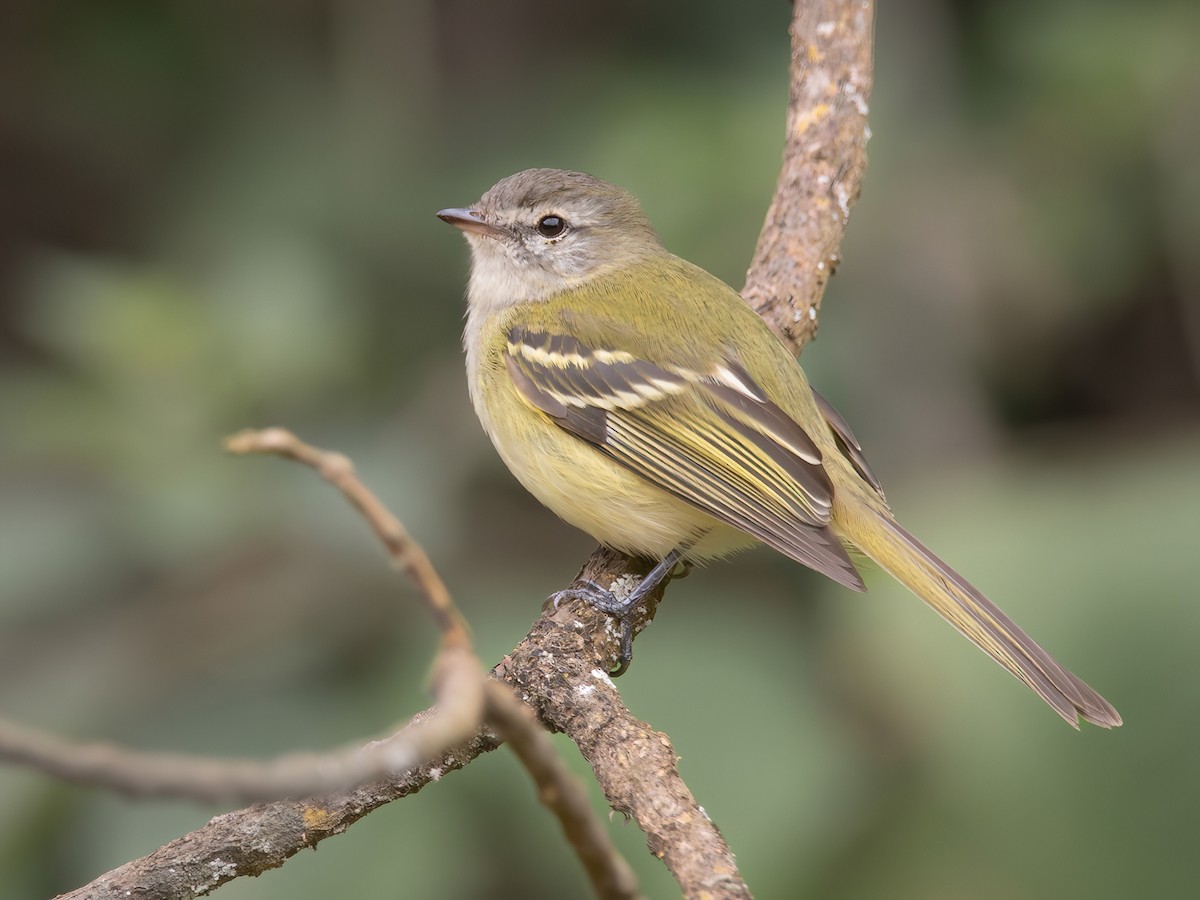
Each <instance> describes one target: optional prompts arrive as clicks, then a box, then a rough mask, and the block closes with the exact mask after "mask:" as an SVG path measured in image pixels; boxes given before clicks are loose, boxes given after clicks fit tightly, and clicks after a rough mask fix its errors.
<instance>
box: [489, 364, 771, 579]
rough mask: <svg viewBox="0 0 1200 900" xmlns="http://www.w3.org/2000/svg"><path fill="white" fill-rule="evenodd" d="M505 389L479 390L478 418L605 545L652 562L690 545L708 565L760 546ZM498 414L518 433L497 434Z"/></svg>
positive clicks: (534, 482) (540, 494) (546, 493)
mask: <svg viewBox="0 0 1200 900" xmlns="http://www.w3.org/2000/svg"><path fill="white" fill-rule="evenodd" d="M501 384H502V385H503V382H501ZM505 388H507V385H504V386H502V387H498V386H497V385H496V384H495V383H493V384H491V385H489V386H487V387H484V388H483V390H481V391H479V392H477V394H476V396H475V397H474V398H473V399H475V401H476V404H475V405H476V412H477V413H478V414H479V419H480V421H481V422H482V423H483V427H484V430H485V431H487V433H488V436H489V437H490V438H491V439H492V443H493V444H494V445H495V447H496V450H497V452H498V453H499V454H500V458H501V459H503V460H504V463H505V464H506V465H507V466H508V468H509V470H510V471H511V472H512V473H513V475H515V476H516V477H517V480H518V481H520V482H521V484H522V485H524V486H525V489H526V490H528V491H529V492H530V493H531V494H533V496H534V497H536V498H537V499H538V500H539V501H540V502H541V503H542V504H543V505H544V506H546V507H547V508H548V509H550V510H551V511H552V512H554V513H555V514H556V515H558V516H559V518H561V519H563V520H564V521H566V522H568V523H569V524H571V525H574V526H575V527H576V528H579V529H581V530H583V531H585V532H587V533H588V534H590V535H591V536H592V537H594V538H595V539H596V540H597V541H599V542H600V543H602V544H605V545H606V546H609V547H612V548H613V549H615V550H620V551H622V552H623V553H629V554H631V555H635V556H643V557H648V558H651V559H661V558H662V557H664V556H666V555H667V554H668V553H670V552H671V551H672V550H674V549H675V548H677V547H680V546H684V545H689V544H690V545H691V546H690V547H689V549H687V550H686V552H685V553H684V556H685V558H686V559H688V560H690V561H694V562H703V561H705V560H709V559H714V558H717V557H721V556H725V555H727V554H729V553H733V552H736V551H738V550H744V549H746V548H747V547H752V546H754V545H755V544H756V543H757V541H756V539H755V538H753V537H751V536H750V535H748V534H746V533H745V532H742V531H738V530H737V529H735V528H732V527H730V526H728V525H725V524H724V523H722V522H719V521H717V520H716V519H714V518H713V517H712V516H710V515H708V514H707V513H704V512H701V511H700V510H698V509H696V508H695V507H694V506H691V505H690V504H688V503H685V502H684V501H682V500H679V499H677V498H676V497H674V496H672V495H671V494H668V493H667V492H666V491H664V490H662V489H661V488H658V487H656V486H655V485H653V484H651V483H650V482H648V481H645V480H644V479H642V478H640V477H639V476H637V475H635V474H633V473H632V472H630V471H629V470H628V469H625V468H623V467H622V466H619V465H618V464H617V463H615V462H613V461H612V460H610V459H608V458H607V457H605V456H604V455H603V454H602V453H601V452H600V451H599V450H597V449H596V448H595V447H593V446H591V445H590V444H588V443H586V442H585V441H583V440H581V439H580V438H577V437H575V436H574V435H572V434H569V433H568V432H566V431H563V430H562V429H560V428H559V427H558V426H557V425H555V424H553V422H551V421H550V420H549V419H547V418H546V417H545V415H544V414H543V413H541V412H539V411H537V410H535V409H533V408H531V407H530V406H529V405H528V404H526V403H525V402H524V400H522V399H521V398H520V397H519V395H518V394H517V392H516V390H515V389H512V388H508V389H507V390H506V389H505ZM485 393H486V395H487V396H486V402H485V396H484V395H485ZM489 410H490V412H491V414H489ZM493 415H494V416H495V417H496V418H497V419H499V420H501V421H505V422H508V423H510V424H513V425H515V426H516V427H508V428H505V429H497V428H496V427H494V424H493ZM515 434H519V435H521V437H520V439H517V438H514V437H512V435H515Z"/></svg>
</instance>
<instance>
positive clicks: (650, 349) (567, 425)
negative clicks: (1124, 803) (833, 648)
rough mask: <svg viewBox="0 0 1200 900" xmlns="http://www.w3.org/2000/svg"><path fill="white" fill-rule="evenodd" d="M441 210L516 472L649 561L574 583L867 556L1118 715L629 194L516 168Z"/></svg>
mask: <svg viewBox="0 0 1200 900" xmlns="http://www.w3.org/2000/svg"><path fill="white" fill-rule="evenodd" d="M437 215H438V217H439V218H440V219H442V220H443V221H445V222H448V223H449V224H451V225H453V226H455V227H456V228H458V229H460V230H461V231H462V232H463V233H464V235H465V236H466V239H467V243H468V244H469V245H470V249H471V277H470V283H469V287H468V291H467V301H468V303H467V319H466V328H465V331H464V335H463V345H464V348H465V351H466V361H467V377H468V385H469V389H470V394H471V401H472V403H473V405H474V407H475V412H476V413H477V414H478V416H479V420H480V422H481V423H482V424H483V428H484V430H485V431H486V432H487V434H488V436H489V437H490V438H491V440H492V443H493V444H495V447H496V450H497V451H498V452H499V454H500V456H501V458H502V459H503V460H504V462H505V463H506V464H507V466H508V468H509V469H510V470H511V471H512V473H513V474H514V475H515V476H516V477H517V479H518V480H519V481H520V482H521V484H523V485H524V486H525V488H526V489H527V490H529V492H530V493H532V494H533V495H534V496H535V497H536V498H537V499H538V500H539V501H541V502H542V503H543V504H544V505H546V506H547V507H549V508H550V509H551V510H552V511H553V512H555V513H557V514H558V516H559V517H561V518H562V519H564V520H565V521H567V522H569V523H570V524H572V525H574V526H576V527H578V528H580V529H582V530H583V531H586V532H587V533H588V534H590V535H591V536H592V537H594V538H595V539H596V540H598V541H599V542H600V543H602V544H605V545H606V546H608V547H611V548H613V549H615V550H619V551H621V552H624V553H627V554H630V555H633V556H639V557H643V558H646V559H649V560H652V561H655V562H656V563H657V565H655V567H654V568H653V569H652V570H651V571H650V574H649V575H647V576H646V578H645V579H644V580H643V581H642V582H641V583H640V584H639V585H638V587H636V588H635V589H634V590H633V591H632V592H631V593H630V594H629V596H628V597H626V598H624V599H618V598H617V597H616V596H614V595H613V594H612V593H611V592H609V591H607V590H605V589H604V588H601V587H600V586H599V585H594V584H593V585H587V586H585V587H584V588H582V589H575V590H572V591H567V592H563V593H562V594H561V595H560V596H570V597H576V596H582V597H583V598H584V599H587V600H588V601H589V602H591V603H592V604H593V605H595V606H597V607H598V608H600V609H603V610H605V611H606V612H608V613H610V614H611V615H614V616H616V617H617V618H618V619H619V620H620V621H621V623H622V626H623V641H622V660H621V662H622V669H623V667H624V666H625V665H627V664H628V661H629V657H630V655H631V653H632V648H631V641H632V624H631V622H632V615H633V613H634V612H635V611H636V609H637V607H638V606H639V605H640V603H641V602H642V601H643V600H644V599H645V597H646V596H647V594H648V593H649V592H650V591H651V589H653V587H654V586H656V585H657V584H660V583H661V582H662V581H663V580H664V579H666V578H669V577H670V575H671V572H672V571H673V570H674V569H675V568H676V566H678V565H679V564H681V563H683V564H690V563H692V562H703V561H707V560H711V559H716V558H719V557H723V556H726V555H728V554H730V553H733V552H735V551H738V550H742V549H745V548H747V547H750V546H753V545H755V544H757V543H760V542H761V543H763V544H766V545H767V546H769V547H771V548H773V549H775V550H777V551H779V552H780V553H782V554H784V555H785V556H788V557H790V558H791V559H794V560H796V561H797V562H799V563H803V564H804V565H806V566H809V567H810V568H812V569H815V570H816V571H818V572H820V573H822V574H824V575H827V576H829V577H830V578H832V579H833V580H834V581H836V582H838V583H839V584H842V585H845V586H846V587H848V588H850V589H852V590H855V591H862V590H865V587H864V585H863V581H862V578H861V576H860V575H859V573H858V570H857V569H856V568H855V566H854V563H853V562H852V561H851V558H850V556H849V555H848V553H847V548H850V549H853V550H857V551H858V552H861V553H862V554H864V555H866V556H867V557H869V558H871V559H873V560H874V561H875V562H876V563H878V564H879V565H880V566H881V567H882V568H883V569H884V570H886V571H887V572H889V573H890V574H891V575H892V576H893V577H895V578H896V579H897V580H898V581H899V582H900V583H902V584H903V585H905V586H906V587H907V588H908V589H909V590H911V591H912V592H913V593H914V594H916V595H917V596H918V597H920V598H921V599H922V600H924V601H925V602H926V603H927V604H929V605H930V606H931V607H933V609H934V610H936V611H937V612H938V613H939V614H940V615H941V616H942V617H943V618H945V619H946V620H947V621H948V622H949V623H950V624H951V625H953V626H954V627H955V628H957V629H958V630H959V631H960V632H961V633H962V634H963V635H965V636H966V637H967V638H968V639H969V640H971V641H972V642H973V643H975V644H976V645H977V646H978V647H979V648H980V649H982V650H983V651H984V652H985V653H987V654H988V655H989V656H991V657H992V658H993V659H995V660H996V661H997V662H998V663H1000V665H1002V666H1003V667H1004V668H1006V669H1008V671H1009V672H1011V673H1012V674H1013V675H1015V676H1016V677H1017V678H1019V679H1020V680H1021V681H1022V682H1024V683H1025V684H1026V685H1027V686H1028V687H1029V688H1031V689H1032V690H1033V691H1034V692H1035V693H1036V694H1038V696H1040V697H1041V698H1042V699H1043V700H1045V701H1046V702H1047V703H1048V704H1049V705H1050V706H1051V707H1052V708H1053V709H1054V711H1055V712H1057V713H1058V714H1059V715H1060V716H1062V717H1063V718H1064V719H1065V720H1066V721H1067V722H1069V723H1070V724H1071V725H1073V726H1074V727H1076V728H1078V727H1079V725H1078V721H1079V717H1082V718H1083V719H1084V720H1085V721H1088V722H1092V723H1094V724H1096V725H1100V726H1102V727H1105V728H1111V727H1113V726H1116V725H1120V724H1121V717H1120V715H1118V713H1117V711H1116V710H1115V709H1114V708H1113V707H1112V706H1111V705H1110V704H1109V703H1108V701H1106V700H1105V699H1104V698H1103V697H1101V696H1100V695H1099V694H1098V693H1096V692H1095V691H1094V690H1092V689H1091V688H1090V687H1088V686H1087V685H1086V684H1085V683H1084V682H1083V681H1082V680H1080V679H1079V678H1077V677H1076V676H1075V675H1073V674H1071V673H1070V672H1068V671H1067V670H1066V669H1065V668H1063V667H1062V666H1061V665H1059V664H1058V663H1057V662H1056V661H1055V660H1054V659H1052V658H1051V657H1050V655H1049V654H1048V653H1046V651H1045V650H1043V649H1042V648H1041V647H1039V646H1038V645H1037V644H1036V643H1034V642H1033V640H1032V639H1030V638H1029V637H1028V636H1027V635H1026V634H1025V633H1024V632H1023V631H1021V629H1020V628H1018V627H1017V626H1016V625H1015V624H1014V623H1013V622H1012V620H1010V619H1009V618H1008V616H1006V615H1005V614H1004V613H1003V612H1001V611H1000V610H999V609H998V608H997V607H996V606H995V605H994V604H992V603H991V601H989V600H988V599H987V598H986V597H984V596H983V594H981V593H980V592H979V591H978V590H976V589H975V588H974V587H972V586H971V585H970V584H969V583H967V581H966V580H965V579H964V578H963V577H962V576H961V575H959V574H958V573H957V572H955V571H954V570H953V569H951V568H950V567H949V566H948V565H946V564H945V563H944V562H942V561H941V560H940V559H938V557H937V556H935V555H934V554H933V553H932V552H931V551H930V550H929V549H928V548H926V547H925V546H924V545H923V544H922V543H921V542H920V541H918V540H917V539H916V538H915V537H913V536H912V535H911V534H909V533H908V532H907V531H906V530H904V528H902V527H901V526H900V525H899V524H898V523H897V522H896V520H895V519H894V518H893V516H892V512H891V510H890V508H889V506H888V503H887V500H886V499H885V497H884V494H883V491H882V489H881V488H880V486H879V482H878V480H877V479H876V477H875V475H874V473H873V472H872V471H871V468H870V466H868V465H867V461H866V458H865V457H864V455H863V452H862V447H861V446H860V445H859V442H858V441H857V440H856V439H855V437H854V435H853V433H852V432H851V431H850V428H849V427H848V426H847V424H846V422H845V421H844V420H843V419H842V417H841V416H839V415H838V414H837V412H836V411H835V410H834V409H833V408H832V407H831V406H830V405H829V404H828V403H827V402H826V401H825V400H824V399H823V398H822V397H821V396H820V395H819V394H817V393H816V392H815V391H814V390H813V389H812V388H811V387H809V384H808V380H807V379H806V377H805V375H804V372H803V371H802V370H801V368H800V366H799V365H798V364H797V363H796V360H795V359H794V358H793V357H792V355H791V354H790V353H789V352H788V350H787V348H786V347H785V346H784V345H783V343H782V342H781V341H780V340H779V339H778V338H777V337H776V336H775V335H774V334H773V333H772V332H771V330H770V329H769V328H768V327H767V326H766V324H765V323H764V322H763V321H762V320H761V319H760V318H759V317H758V316H757V315H756V314H755V313H754V312H753V310H751V309H750V307H749V306H748V305H747V304H746V303H745V302H744V301H743V300H742V298H741V297H740V296H739V295H738V293H737V292H736V291H734V290H733V288H731V287H729V286H728V285H726V284H725V283H724V282H722V281H720V280H719V279H717V278H716V277H714V276H713V275H710V274H709V273H708V272H706V271H704V270H703V269H701V268H699V267H697V266H694V265H692V264H691V263H689V262H687V261H685V260H683V259H680V258H679V257H677V256H674V255H673V254H671V253H670V252H668V251H667V250H666V249H665V248H664V247H663V244H662V241H661V239H660V238H659V236H658V234H657V233H656V232H655V230H654V228H653V226H652V225H651V224H650V221H649V220H648V219H647V218H646V215H645V214H644V213H643V212H642V209H641V205H640V204H639V203H638V201H637V199H636V198H635V197H634V196H633V195H632V194H630V193H628V192H627V191H625V190H622V189H621V188H619V187H616V186H614V185H612V184H608V183H606V182H604V181H601V180H599V179H597V178H593V177H592V176H590V175H585V174H583V173H581V172H569V171H564V170H559V169H529V170H526V171H524V172H519V173H517V174H516V175H512V176H510V177H508V178H505V179H504V180H502V181H500V182H498V183H497V184H496V185H494V186H493V187H492V188H491V189H490V190H488V191H487V192H486V193H485V194H484V195H483V197H482V198H480V200H479V202H478V203H476V204H474V205H473V206H471V207H470V208H467V209H443V210H441V211H440V212H438V214H437Z"/></svg>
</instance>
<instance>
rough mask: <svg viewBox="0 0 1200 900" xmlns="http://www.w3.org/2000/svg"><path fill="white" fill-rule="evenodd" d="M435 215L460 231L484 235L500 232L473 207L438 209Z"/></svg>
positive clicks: (497, 235) (494, 235) (491, 235)
mask: <svg viewBox="0 0 1200 900" xmlns="http://www.w3.org/2000/svg"><path fill="white" fill-rule="evenodd" d="M437 217H438V218H439V219H441V220H442V221H443V222H447V223H449V224H450V225H453V226H454V227H455V228H457V229H459V230H460V231H469V232H471V233H472V234H482V235H484V236H485V237H499V236H500V234H501V231H500V229H499V228H496V227H495V226H494V225H489V224H488V223H487V222H486V221H484V218H483V216H481V215H480V214H479V213H477V212H475V210H473V209H439V210H438V214H437Z"/></svg>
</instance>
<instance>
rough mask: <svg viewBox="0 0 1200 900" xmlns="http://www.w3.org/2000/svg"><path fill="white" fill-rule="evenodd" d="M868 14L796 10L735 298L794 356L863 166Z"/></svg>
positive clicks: (827, 6)
mask: <svg viewBox="0 0 1200 900" xmlns="http://www.w3.org/2000/svg"><path fill="white" fill-rule="evenodd" d="M874 6H875V4H874V0H797V2H796V3H795V11H794V13H793V17H792V27H791V33H792V68H791V89H790V92H789V99H788V111H787V139H786V143H785V145H784V151H783V165H782V167H781V168H780V170H779V180H778V181H777V182H776V185H775V197H774V199H772V201H771V206H770V208H769V209H768V210H767V216H766V221H765V222H763V228H762V233H761V234H760V235H759V237H758V246H757V247H756V248H755V250H754V261H753V262H752V263H751V264H750V271H749V272H748V273H747V274H746V286H745V287H744V288H743V289H742V296H743V297H745V298H746V302H747V303H749V304H750V305H751V306H752V307H753V308H754V310H755V311H756V312H757V313H758V314H759V315H760V316H762V317H763V318H764V319H765V320H766V322H767V324H768V325H770V326H771V327H772V328H773V329H774V330H775V331H776V333H777V334H779V335H780V336H781V337H782V338H783V339H784V341H786V342H787V343H788V344H789V345H790V346H791V347H792V349H793V350H794V351H796V352H799V351H800V348H801V347H803V346H804V344H805V343H807V342H808V341H809V339H810V338H812V336H813V335H814V334H816V332H817V312H818V310H819V309H820V307H821V297H822V295H823V294H824V292H825V283H826V282H827V281H828V280H829V276H830V275H832V274H833V271H834V269H835V268H837V264H838V262H839V260H840V256H839V250H838V248H839V247H840V246H841V243H842V235H843V234H844V233H845V230H846V223H847V222H848V221H849V218H850V207H851V206H852V205H853V204H854V201H855V200H857V199H858V194H859V190H860V188H861V185H862V178H863V175H864V173H865V172H866V168H867V154H866V145H867V139H868V138H869V137H870V134H871V133H870V129H869V128H868V127H867V104H868V102H869V100H870V97H871V83H872V54H873V37H874V29H875V9H874Z"/></svg>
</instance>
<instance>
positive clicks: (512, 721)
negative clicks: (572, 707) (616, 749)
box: [487, 681, 642, 900]
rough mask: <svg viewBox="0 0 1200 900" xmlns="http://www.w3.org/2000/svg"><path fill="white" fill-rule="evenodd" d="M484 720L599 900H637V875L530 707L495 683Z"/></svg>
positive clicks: (489, 686) (490, 691)
mask: <svg viewBox="0 0 1200 900" xmlns="http://www.w3.org/2000/svg"><path fill="white" fill-rule="evenodd" d="M487 716H488V721H489V722H490V723H491V724H492V726H493V727H494V728H495V729H496V733H497V734H498V735H499V736H500V738H501V739H502V740H504V741H505V742H506V743H507V744H508V745H509V746H510V747H511V748H512V750H513V752H514V753H515V754H516V755H517V758H518V759H520V760H521V763H522V764H523V765H524V766H525V768H526V769H527V770H528V771H529V774H530V775H531V776H532V777H533V780H534V782H535V783H536V784H537V786H538V799H539V800H541V801H542V803H544V804H545V805H546V807H547V808H548V809H549V810H550V811H551V812H553V813H554V815H555V816H557V817H558V820H559V823H560V824H561V825H562V829H563V832H564V833H565V834H566V836H567V840H568V841H570V842H571V846H572V847H573V848H574V849H575V853H576V855H578V856H579V859H580V860H581V861H582V862H583V866H584V868H585V869H586V870H587V873H588V877H589V878H590V879H591V881H592V887H593V888H595V890H596V896H597V897H600V898H602V900H637V898H640V897H641V896H642V893H641V891H639V890H638V883H637V876H635V875H634V874H633V870H632V869H631V868H629V863H627V862H626V861H625V859H624V857H622V856H621V855H620V854H619V853H618V852H617V848H616V847H614V846H613V843H612V841H611V840H609V837H608V832H607V831H605V829H604V825H603V824H602V823H601V822H600V820H599V818H597V816H596V813H595V811H594V810H593V809H592V806H591V803H590V802H589V800H588V795H587V792H586V791H585V790H584V788H583V785H582V784H580V782H579V780H578V779H577V778H575V776H574V775H572V774H571V773H570V772H569V771H568V770H567V767H566V766H565V765H564V764H563V761H562V760H561V759H559V757H558V753H557V752H556V751H555V749H554V745H553V744H552V743H551V741H550V737H549V735H547V734H546V732H545V731H543V730H542V726H541V724H540V723H539V722H538V721H537V719H535V718H534V716H533V713H532V712H531V711H530V709H529V707H527V706H525V704H523V703H521V701H519V700H518V699H517V698H516V697H514V696H513V695H512V690H511V688H509V687H507V686H505V685H502V684H500V683H498V682H495V681H493V682H491V683H490V684H489V685H488V690H487Z"/></svg>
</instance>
